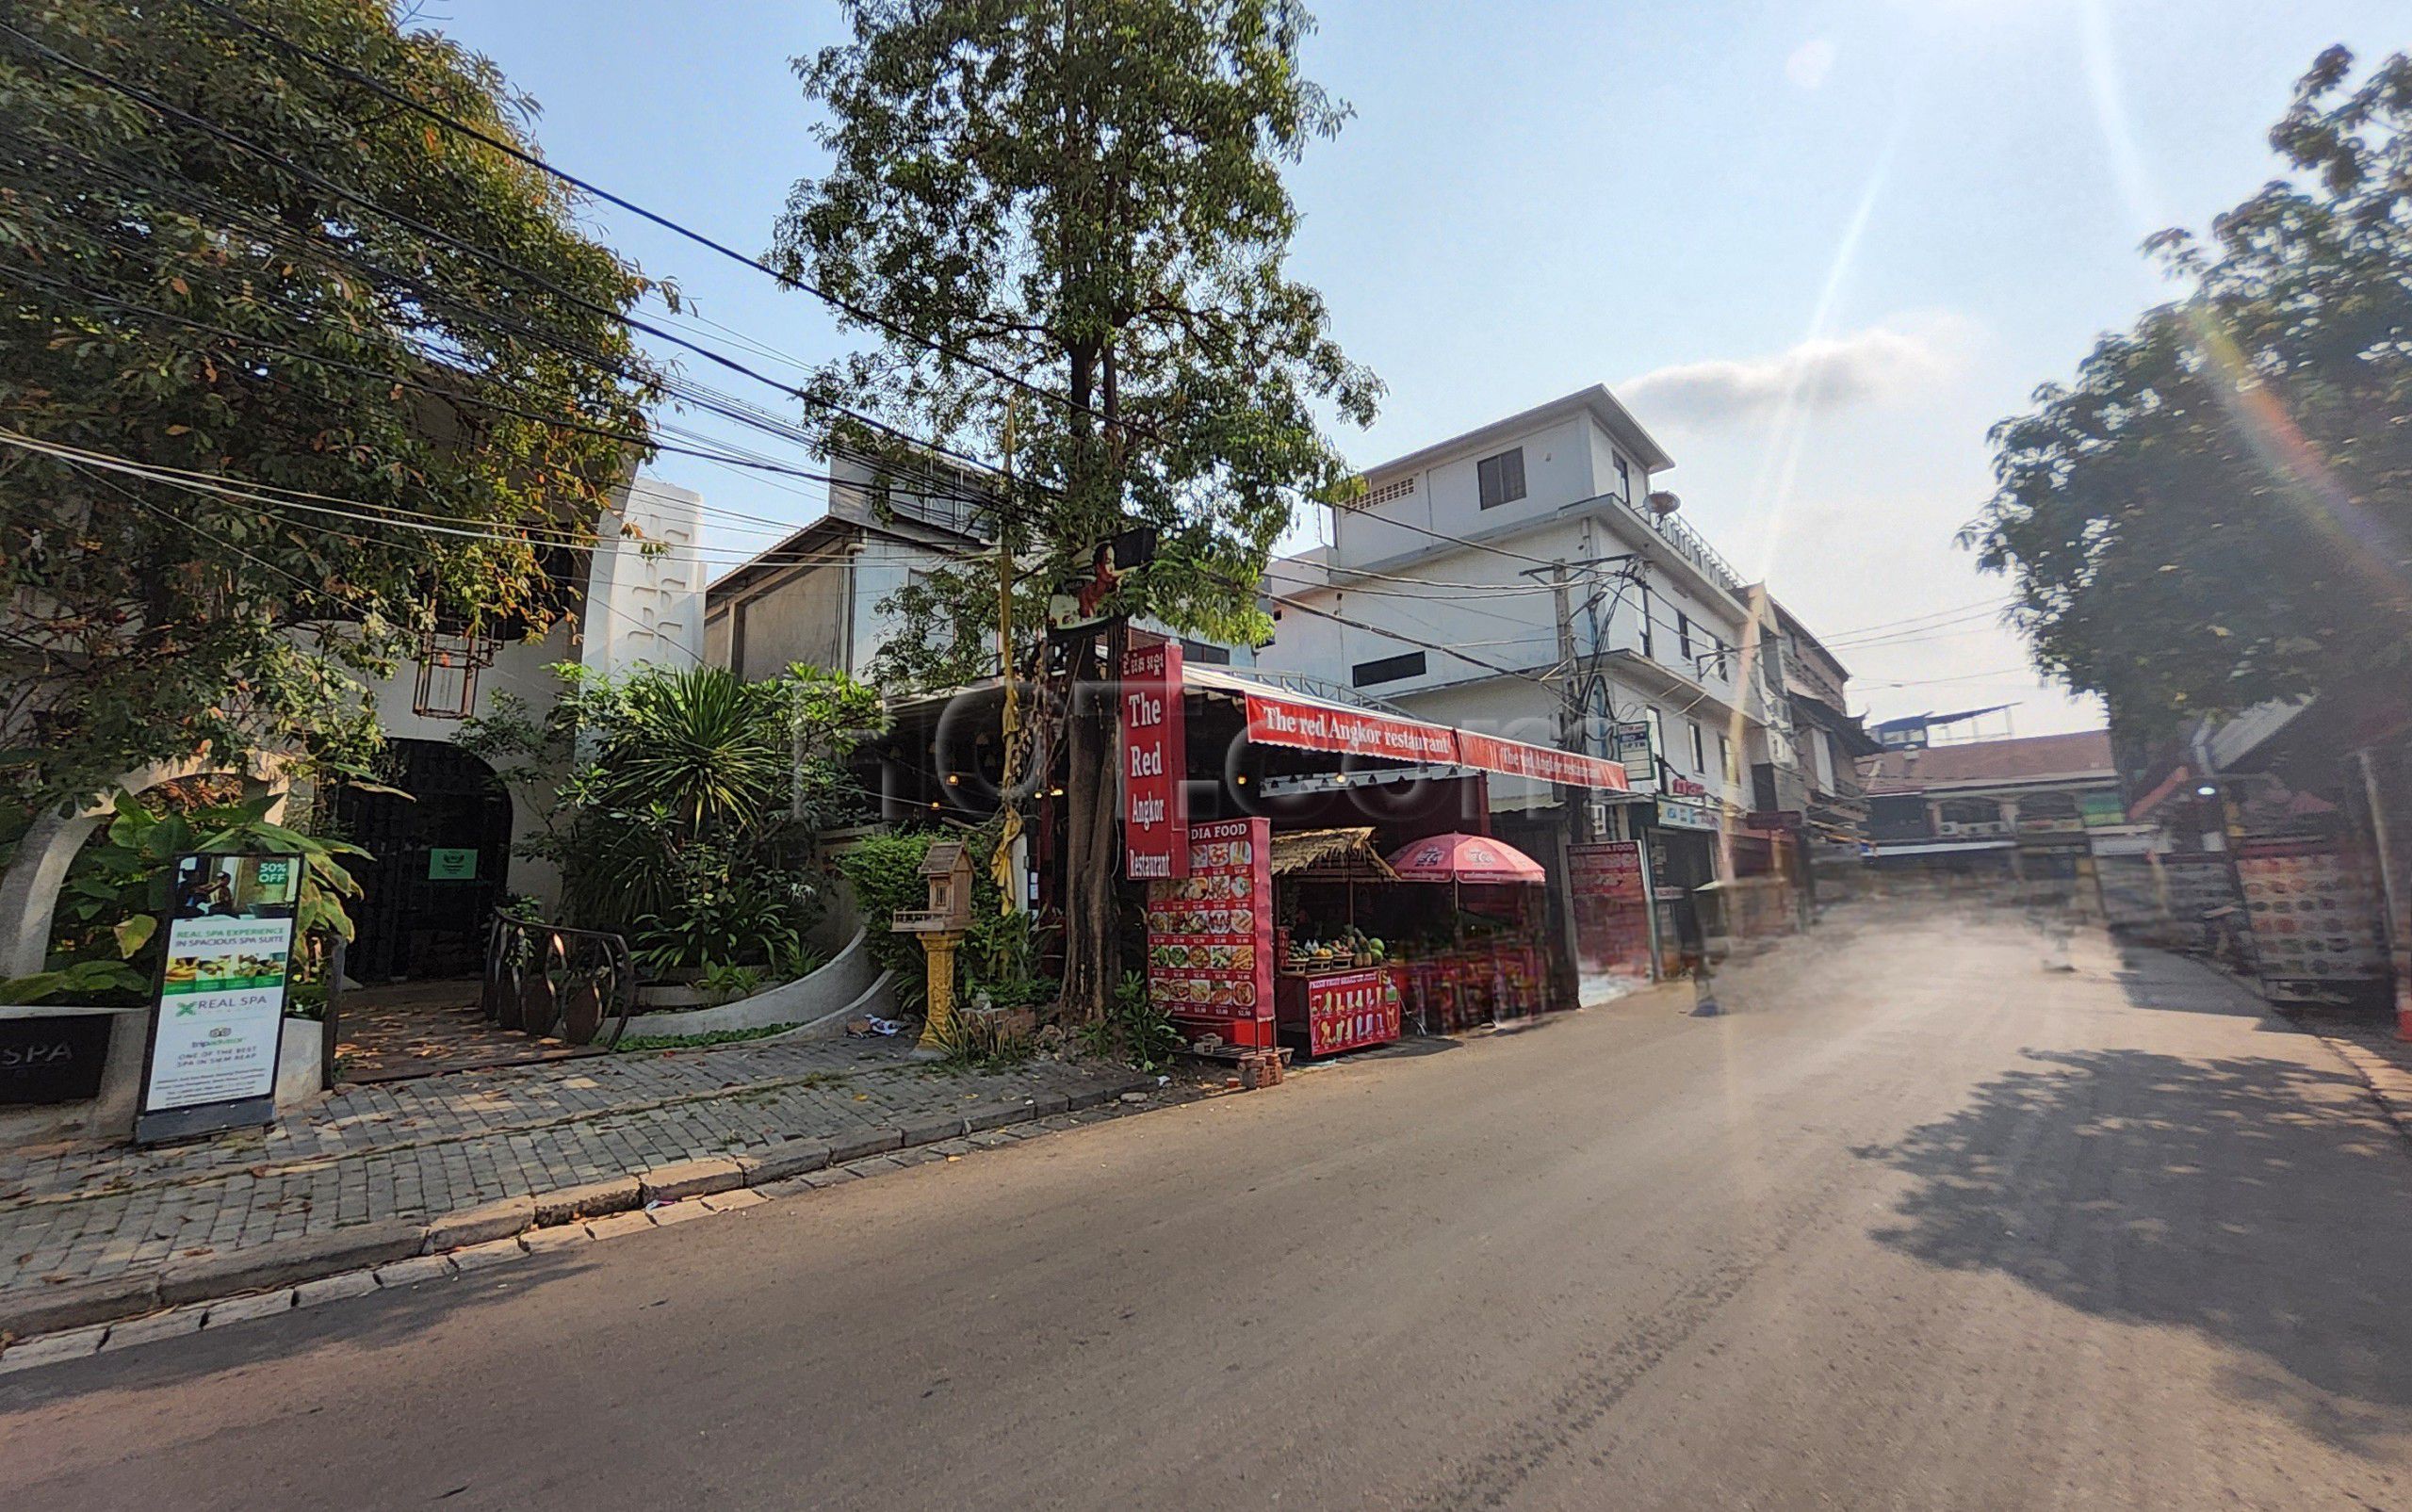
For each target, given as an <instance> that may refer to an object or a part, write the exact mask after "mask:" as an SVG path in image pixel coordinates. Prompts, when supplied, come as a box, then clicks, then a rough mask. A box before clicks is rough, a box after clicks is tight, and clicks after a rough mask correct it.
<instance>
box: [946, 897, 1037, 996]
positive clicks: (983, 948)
mask: <svg viewBox="0 0 2412 1512" xmlns="http://www.w3.org/2000/svg"><path fill="white" fill-rule="evenodd" d="M1049 933H1050V932H1049V931H1048V930H1047V929H1046V928H1044V927H1043V926H1041V925H1040V924H1039V923H1038V922H1037V921H1036V920H1035V919H1033V918H1032V917H1031V915H1030V914H1028V913H1027V912H1022V911H1019V910H1018V911H1016V912H1014V913H1010V914H1008V913H1005V912H1002V910H1000V909H999V908H997V907H996V906H995V904H994V902H993V901H992V902H989V904H988V906H986V907H982V908H980V909H979V910H978V911H977V912H975V913H974V914H973V916H972V920H971V928H970V931H969V932H968V933H967V934H966V935H964V939H963V951H962V954H961V956H960V957H959V959H960V960H961V962H962V964H963V991H964V995H965V998H966V1000H969V1001H972V1002H986V1004H987V1005H988V1006H990V1007H993V1008H1001V1009H1006V1010H1012V1009H1017V1008H1038V1007H1043V1006H1045V1005H1046V1004H1048V1003H1051V1002H1053V1001H1054V1000H1055V995H1056V991H1057V989H1058V987H1059V985H1060V984H1058V983H1057V982H1056V981H1055V979H1053V978H1052V977H1046V976H1042V975H1040V974H1039V962H1040V959H1041V957H1042V956H1044V954H1045V953H1046V935H1048V934H1049Z"/></svg>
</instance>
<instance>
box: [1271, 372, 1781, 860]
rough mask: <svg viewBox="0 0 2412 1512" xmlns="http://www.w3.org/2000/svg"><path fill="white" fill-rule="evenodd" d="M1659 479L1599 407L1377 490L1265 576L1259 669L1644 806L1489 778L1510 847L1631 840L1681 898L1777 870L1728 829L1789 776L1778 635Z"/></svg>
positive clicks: (1373, 482) (1624, 420)
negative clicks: (1578, 758) (1600, 763)
mask: <svg viewBox="0 0 2412 1512" xmlns="http://www.w3.org/2000/svg"><path fill="white" fill-rule="evenodd" d="M1672 465H1673V458H1671V457H1670V455H1668V453H1667V451H1666V450H1665V448H1664V447H1660V446H1659V444H1658V443H1657V442H1656V441H1655V440H1654V439H1653V438H1652V437H1651V435H1650V433H1649V432H1648V431H1645V430H1644V429H1643V428H1642V426H1641V425H1640V423H1639V422H1638V420H1636V419H1635V418H1634V416H1633V415H1631V413H1629V412H1628V411H1627V410H1626V409H1625V408H1624V406H1623V405H1622V404H1621V403H1619V402H1618V400H1617V399H1616V398H1615V397H1614V396H1613V395H1611V394H1610V393H1609V392H1608V391H1607V390H1606V389H1605V388H1604V387H1598V386H1594V387H1591V388H1587V389H1582V390H1578V391H1577V392H1575V393H1573V394H1569V395H1566V396H1564V397H1562V398H1556V399H1553V400H1551V401H1550V402H1548V403H1546V404H1542V405H1539V406H1537V407H1535V408H1533V409H1530V410H1526V411H1524V412H1523V413H1522V414H1519V415H1509V416H1507V418H1505V419H1501V420H1496V421H1493V422H1491V423H1490V424H1487V425H1483V426H1480V427H1477V428H1476V429H1475V430H1472V431H1466V432H1465V433H1463V434H1461V435H1457V436H1452V437H1450V438H1449V439H1447V440H1445V441H1441V442H1437V443H1435V444H1433V445H1431V446H1428V447H1423V448H1421V449H1419V450H1417V451H1413V452H1410V453H1409V454H1408V455H1406V456H1403V457H1398V458H1395V459H1393V460H1392V461H1390V462H1386V463H1381V464H1379V465H1378V466H1375V467H1371V468H1368V469H1367V470H1366V471H1365V473H1364V474H1363V478H1362V481H1363V485H1364V486H1363V490H1362V493H1361V495H1360V496H1358V497H1357V498H1356V499H1355V500H1354V501H1353V502H1352V503H1350V504H1349V505H1347V506H1345V507H1344V508H1340V509H1337V510H1335V511H1334V512H1333V513H1332V519H1331V536H1332V538H1331V544H1330V545H1328V546H1324V547H1320V548H1318V549H1316V550H1313V551H1311V552H1308V553H1306V554H1304V555H1301V556H1297V557H1292V558H1286V559H1283V560H1281V561H1277V562H1275V563H1274V564H1273V567H1272V570H1271V572H1270V573H1269V574H1268V582H1267V590H1268V593H1269V594H1270V596H1271V601H1272V609H1273V613H1274V616H1275V620H1276V628H1275V635H1274V639H1273V642H1272V643H1271V644H1269V645H1266V646H1262V647H1259V648H1258V651H1257V657H1256V660H1257V665H1258V666H1259V667H1260V668H1263V669H1267V670H1271V671H1279V672H1285V673H1289V674H1293V675H1305V676H1312V677H1316V678H1319V679H1321V680H1322V681H1324V682H1326V683H1329V684H1337V685H1340V686H1341V687H1343V688H1345V689H1346V690H1348V691H1350V692H1351V693H1352V694H1353V695H1355V696H1357V697H1360V698H1362V699H1366V700H1370V701H1379V702H1382V703H1387V704H1391V705H1394V706H1397V707H1401V708H1403V709H1405V710H1407V711H1409V712H1410V713H1413V714H1415V715H1417V716H1419V717H1423V718H1426V719H1430V720H1434V721H1437V722H1441V723H1449V724H1455V725H1459V726H1461V727H1465V728H1471V729H1477V730H1483V731H1486V732H1489V733H1493V734H1498V735H1502V736H1507V737H1509V738H1512V739H1516V740H1529V741H1533V742H1535V743H1538V744H1543V745H1556V746H1560V747H1563V748H1566V749H1571V750H1581V751H1588V752H1589V754H1591V755H1595V756H1609V757H1612V758H1614V759H1617V760H1621V761H1623V762H1624V763H1625V764H1626V766H1627V768H1628V770H1629V772H1631V775H1632V777H1633V779H1634V791H1633V792H1632V793H1631V794H1628V795H1624V796H1625V800H1626V801H1624V802H1622V803H1617V804H1613V805H1604V811H1600V812H1574V811H1572V810H1571V808H1570V806H1569V805H1570V804H1571V800H1569V799H1568V798H1566V797H1565V796H1564V795H1563V794H1562V793H1560V792H1559V791H1557V790H1556V789H1552V788H1551V787H1550V786H1549V785H1548V784H1546V783H1540V782H1535V781H1526V780H1520V779H1510V778H1497V779H1494V780H1493V782H1492V783H1491V806H1492V809H1493V811H1494V818H1495V819H1496V820H1497V821H1498V822H1499V823H1500V825H1501V828H1502V832H1503V833H1504V834H1506V835H1507V837H1509V838H1510V839H1511V840H1513V839H1516V838H1517V835H1518V833H1519V832H1520V831H1521V832H1524V834H1526V836H1527V837H1531V836H1532V835H1533V834H1534V832H1536V831H1546V830H1550V829H1556V830H1560V831H1562V832H1566V833H1572V834H1574V835H1576V836H1578V837H1603V838H1608V837H1622V838H1640V839H1645V840H1647V841H1648V842H1649V844H1650V847H1651V850H1652V854H1653V861H1654V867H1653V870H1654V873H1655V875H1656V876H1657V878H1658V880H1659V882H1660V885H1661V886H1662V888H1663V889H1665V890H1667V891H1668V892H1670V894H1672V895H1675V896H1681V895H1683V894H1684V893H1687V891H1688V890H1689V889H1690V888H1692V887H1696V886H1702V885H1703V884H1706V883H1708V882H1711V881H1714V880H1718V879H1719V878H1723V877H1731V876H1734V875H1736V874H1744V875H1747V874H1752V873H1754V872H1764V871H1768V870H1772V869H1774V867H1775V865H1776V863H1775V859H1774V847H1775V844H1776V842H1777V838H1778V837H1774V836H1769V835H1760V834H1754V833H1751V832H1748V831H1745V830H1744V829H1742V827H1741V824H1740V821H1741V819H1742V817H1743V815H1744V814H1745V813H1746V812H1747V811H1748V810H1749V809H1750V807H1751V805H1752V803H1753V800H1754V796H1755V795H1754V793H1753V785H1752V777H1753V775H1754V773H1755V770H1756V769H1757V768H1760V767H1762V766H1765V767H1768V768H1769V769H1771V770H1770V773H1769V774H1770V776H1771V777H1772V776H1773V775H1774V773H1775V772H1783V773H1785V777H1786V780H1787V781H1793V780H1797V773H1798V770H1799V763H1798V758H1797V756H1796V755H1795V753H1794V750H1793V746H1792V740H1791V733H1790V732H1791V724H1792V722H1791V718H1790V715H1789V711H1788V709H1787V707H1786V706H1785V699H1784V696H1783V694H1782V691H1781V688H1782V683H1781V677H1780V673H1779V672H1778V669H1777V667H1776V664H1775V663H1776V658H1775V657H1774V656H1773V655H1772V654H1771V648H1772V642H1774V640H1775V638H1776V636H1775V629H1774V626H1775V623H1776V621H1775V616H1774V613H1773V611H1772V610H1770V609H1768V607H1767V605H1768V600H1767V597H1766V594H1765V592H1764V590H1763V589H1759V588H1754V587H1753V586H1752V584H1750V583H1748V582H1746V581H1745V580H1744V578H1743V577H1742V575H1741V574H1740V573H1738V572H1736V570H1735V569H1734V568H1733V567H1732V566H1731V565H1730V564H1729V563H1727V562H1726V561H1725V560H1724V559H1723V558H1722V557H1720V556H1719V555H1718V553H1717V551H1716V550H1715V549H1714V548H1713V547H1711V546H1710V545H1708V543H1707V542H1706V541H1704V540H1703V539H1702V538H1701V537H1700V536H1699V534H1698V533H1696V532H1695V531H1694V530H1692V529H1691V528H1690V527H1689V526H1688V525H1687V524H1686V523H1685V522H1684V521H1683V519H1682V518H1681V517H1680V515H1679V513H1678V508H1679V506H1678V501H1677V500H1676V499H1675V497H1674V496H1672V495H1670V494H1665V493H1660V492H1655V491H1654V489H1653V486H1652V481H1653V478H1654V475H1655V474H1657V473H1660V472H1663V471H1665V470H1666V469H1667V468H1669V467H1670V466H1672ZM1520 843H1521V842H1520ZM1542 849H1546V846H1543V847H1542ZM1535 854H1541V849H1537V850H1536V853H1535Z"/></svg>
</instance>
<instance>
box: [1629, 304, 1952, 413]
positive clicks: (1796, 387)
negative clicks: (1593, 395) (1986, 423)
mask: <svg viewBox="0 0 2412 1512" xmlns="http://www.w3.org/2000/svg"><path fill="white" fill-rule="evenodd" d="M1968 333H1969V327H1968V325H1967V323H1966V322H1965V321H1963V320H1961V319H1959V318H1957V317H1923V318H1920V319H1916V320H1912V321H1902V322H1898V323H1895V324H1890V325H1879V326H1870V327H1868V328H1866V330H1863V331H1854V332H1850V333H1846V334H1844V335H1839V336H1815V337H1811V338H1810V339H1808V340H1806V341H1802V342H1801V343H1799V344H1797V345H1795V346H1791V347H1787V348H1785V350H1782V351H1778V352H1771V353H1769V354H1768V355H1766V356H1763V357H1745V358H1740V359H1720V360H1717V361H1712V362H1698V363H1683V364H1679V365H1677V366H1672V367H1661V368H1657V369H1655V370H1654V371H1652V372H1647V373H1644V374H1642V375H1641V376H1640V377H1638V378H1636V379H1632V380H1630V381H1628V382H1624V383H1622V384H1620V385H1619V386H1618V389H1617V392H1618V394H1619V395H1620V396H1621V397H1622V398H1624V399H1625V400H1626V401H1627V402H1628V403H1630V404H1632V405H1634V406H1635V408H1636V409H1638V411H1640V412H1641V414H1642V418H1643V423H1645V424H1648V423H1651V422H1653V421H1660V420H1663V421H1667V422H1669V423H1671V424H1676V425H1683V426H1688V427H1690V428H1692V429H1695V430H1707V429H1714V428H1716V427H1719V426H1722V425H1731V424H1734V423H1736V422H1737V421H1742V420H1749V419H1752V418H1755V417H1758V416H1761V415H1767V414H1768V413H1769V412H1772V411H1774V410H1776V409H1778V408H1780V407H1782V406H1785V405H1787V404H1789V405H1791V406H1793V407H1795V408H1797V409H1800V410H1804V411H1811V412H1826V411H1834V410H1842V409H1848V408H1851V407H1853V406H1857V405H1864V404H1873V403H1881V402H1882V401H1885V400H1888V399H1893V398H1900V397H1902V396H1905V395H1909V394H1914V393H1916V392H1918V391H1919V390H1921V389H1922V388H1925V387H1926V386H1928V385H1931V384H1932V383H1934V382H1937V381H1939V380H1942V379H1946V378H1948V377H1950V376H1951V375H1952V374H1953V373H1955V372H1957V371H1958V370H1959V367H1960V365H1961V355H1962V350H1963V348H1964V346H1965V344H1966V340H1967V337H1968Z"/></svg>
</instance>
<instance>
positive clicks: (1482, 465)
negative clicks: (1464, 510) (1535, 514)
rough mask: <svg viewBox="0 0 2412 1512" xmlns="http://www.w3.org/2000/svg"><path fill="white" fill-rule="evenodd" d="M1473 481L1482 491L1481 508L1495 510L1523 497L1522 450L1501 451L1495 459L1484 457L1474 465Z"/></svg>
mask: <svg viewBox="0 0 2412 1512" xmlns="http://www.w3.org/2000/svg"><path fill="white" fill-rule="evenodd" d="M1474 471H1475V482H1476V483H1477V484H1478V485H1479V486H1480V487H1481V489H1482V507H1483V508H1484V509H1487V510H1489V509H1497V508H1498V507H1499V506H1500V505H1502V504H1512V503H1514V502H1515V501H1516V500H1517V499H1520V498H1523V497H1524V447H1517V448H1516V449H1515V450H1513V451H1503V452H1501V453H1500V454H1499V455H1498V456H1496V457H1485V458H1483V459H1482V461H1480V462H1478V463H1475V464H1474Z"/></svg>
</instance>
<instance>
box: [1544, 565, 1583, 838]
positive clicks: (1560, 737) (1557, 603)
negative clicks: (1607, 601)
mask: <svg viewBox="0 0 2412 1512" xmlns="http://www.w3.org/2000/svg"><path fill="white" fill-rule="evenodd" d="M1572 586H1573V578H1571V577H1567V575H1566V563H1565V562H1563V561H1561V562H1559V563H1558V564H1557V565H1556V568H1554V569H1552V571H1551V573H1550V579H1549V596H1550V602H1551V604H1552V605H1553V606H1554V607H1555V609H1556V614H1557V664H1558V666H1559V667H1560V668H1561V669H1562V670H1563V674H1564V678H1565V681H1564V685H1563V686H1564V691H1562V692H1560V693H1559V694H1558V699H1557V744H1558V749H1560V750H1562V751H1577V750H1581V749H1582V745H1581V744H1578V743H1577V742H1578V741H1581V740H1582V736H1583V723H1582V721H1583V711H1582V709H1581V707H1580V706H1579V705H1578V704H1577V703H1576V699H1577V698H1578V697H1579V696H1580V694H1581V691H1582V688H1583V669H1582V667H1581V666H1580V665H1579V664H1578V663H1577V662H1576V660H1575V657H1574V608H1573V599H1572V597H1571V596H1570V592H1569V591H1570V589H1571V588H1572ZM1584 743H1588V742H1584ZM1567 804H1568V805H1569V806H1570V807H1571V808H1573V821H1572V822H1573V831H1574V836H1575V839H1576V841H1577V842H1578V843H1580V842H1581V841H1584V840H1588V839H1589V838H1590V837H1591V808H1590V804H1589V800H1588V799H1587V798H1582V797H1577V796H1576V794H1575V790H1574V789H1571V788H1570V789H1567Z"/></svg>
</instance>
